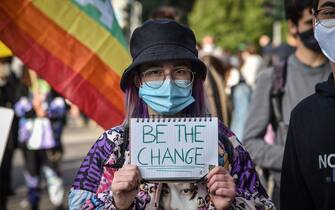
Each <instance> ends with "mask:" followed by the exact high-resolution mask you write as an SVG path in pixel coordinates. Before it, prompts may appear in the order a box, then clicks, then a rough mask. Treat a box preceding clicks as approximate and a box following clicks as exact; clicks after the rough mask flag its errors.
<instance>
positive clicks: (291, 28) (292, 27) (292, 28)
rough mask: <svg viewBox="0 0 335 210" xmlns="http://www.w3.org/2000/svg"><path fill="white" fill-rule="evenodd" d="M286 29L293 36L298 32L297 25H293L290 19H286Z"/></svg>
mask: <svg viewBox="0 0 335 210" xmlns="http://www.w3.org/2000/svg"><path fill="white" fill-rule="evenodd" d="M287 26H288V31H289V33H290V34H292V35H293V36H296V35H297V34H298V26H297V25H295V24H294V23H293V22H292V20H288V21H287Z"/></svg>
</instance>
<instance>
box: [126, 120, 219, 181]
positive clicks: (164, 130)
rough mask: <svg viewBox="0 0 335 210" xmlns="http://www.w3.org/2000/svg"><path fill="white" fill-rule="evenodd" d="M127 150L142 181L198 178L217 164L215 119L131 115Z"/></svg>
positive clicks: (216, 127) (216, 128) (216, 125)
mask: <svg viewBox="0 0 335 210" xmlns="http://www.w3.org/2000/svg"><path fill="white" fill-rule="evenodd" d="M130 150H131V163H132V164H134V165H137V166H138V167H139V170H140V172H141V176H142V178H143V179H145V180H149V181H150V180H155V181H173V180H176V181H182V180H199V179H201V178H202V177H204V176H206V174H207V173H208V171H209V170H210V169H211V168H213V167H214V166H217V165H218V120H217V118H199V117H198V118H147V119H142V118H140V119H134V118H133V119H131V120H130Z"/></svg>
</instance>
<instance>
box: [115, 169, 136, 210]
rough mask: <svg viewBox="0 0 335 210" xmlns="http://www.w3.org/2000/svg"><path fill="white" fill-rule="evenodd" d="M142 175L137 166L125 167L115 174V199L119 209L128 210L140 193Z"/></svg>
mask: <svg viewBox="0 0 335 210" xmlns="http://www.w3.org/2000/svg"><path fill="white" fill-rule="evenodd" d="M140 180H141V174H140V172H139V170H138V168H137V166H135V165H124V166H123V167H122V168H120V169H119V170H118V171H116V172H115V173H114V179H113V183H112V192H113V199H114V202H115V205H116V206H117V209H128V208H129V207H130V205H131V204H132V202H133V201H134V199H135V196H136V195H137V193H138V191H139V186H140Z"/></svg>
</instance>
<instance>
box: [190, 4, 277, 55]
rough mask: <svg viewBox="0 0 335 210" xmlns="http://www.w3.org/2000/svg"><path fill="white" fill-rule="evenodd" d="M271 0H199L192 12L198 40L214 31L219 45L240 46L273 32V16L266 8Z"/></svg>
mask: <svg viewBox="0 0 335 210" xmlns="http://www.w3.org/2000/svg"><path fill="white" fill-rule="evenodd" d="M267 1H268V0H207V1H204V0H196V1H195V4H194V6H193V10H192V12H191V13H190V14H189V16H188V18H189V19H188V20H189V23H190V26H191V27H192V29H193V30H194V32H195V33H196V36H197V38H198V40H200V39H202V38H203V37H204V36H205V35H208V34H210V35H213V36H214V37H215V39H216V41H217V43H218V45H220V46H223V47H226V48H228V49H232V50H236V49H238V48H239V46H240V45H241V44H243V43H256V42H257V40H258V38H259V37H260V36H261V35H262V34H267V35H271V31H272V23H273V19H274V18H273V16H271V15H270V14H266V10H265V9H264V8H263V6H264V4H265V3H266V2H267Z"/></svg>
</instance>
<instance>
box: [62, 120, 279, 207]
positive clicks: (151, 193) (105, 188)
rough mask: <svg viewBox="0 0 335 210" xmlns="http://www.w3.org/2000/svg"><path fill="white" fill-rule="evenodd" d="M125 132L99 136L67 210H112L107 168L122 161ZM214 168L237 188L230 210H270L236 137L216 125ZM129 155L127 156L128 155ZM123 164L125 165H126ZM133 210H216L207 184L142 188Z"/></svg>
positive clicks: (112, 131)
mask: <svg viewBox="0 0 335 210" xmlns="http://www.w3.org/2000/svg"><path fill="white" fill-rule="evenodd" d="M123 138H124V127H122V126H119V127H115V128H112V129H110V130H107V131H106V132H104V133H103V134H102V135H101V136H100V138H99V139H98V140H97V142H96V143H95V144H94V145H93V146H92V148H91V149H90V151H89V153H88V154H87V156H86V158H85V159H84V161H83V163H82V165H81V167H80V169H79V171H78V173H77V175H76V177H75V181H74V184H73V186H72V188H71V191H70V194H69V208H70V209H76V210H77V209H78V210H79V209H85V210H88V209H101V210H102V209H116V207H115V206H114V202H113V194H112V191H111V184H112V180H113V175H114V172H115V171H116V170H117V169H116V168H113V167H112V166H113V165H115V163H116V162H117V161H118V160H119V157H120V156H121V148H122V146H123V144H124V141H123ZM218 144H219V165H221V166H223V167H225V168H226V169H228V170H229V171H230V174H231V176H232V177H233V178H234V179H235V183H236V192H237V193H236V197H235V199H234V201H233V203H232V206H231V209H241V210H242V209H243V210H244V209H257V210H266V209H271V210H273V209H275V207H274V205H273V203H272V201H271V200H270V199H269V198H268V196H267V194H266V192H265V190H264V188H263V186H262V185H261V183H260V181H259V178H258V176H257V173H256V171H255V168H254V164H253V163H252V161H251V159H250V156H249V154H248V152H246V151H245V150H244V149H243V147H242V146H241V144H240V143H239V141H238V140H237V139H236V137H235V135H234V134H233V133H232V132H230V131H229V130H228V129H227V128H225V127H224V126H223V125H222V124H220V125H219V141H218ZM128 152H129V150H128V149H127V150H126V153H128ZM126 161H127V160H126ZM132 209H139V210H142V209H202V210H204V209H215V206H214V204H213V203H212V202H211V200H210V196H209V194H208V189H207V188H206V183H164V184H162V183H160V184H153V183H142V184H141V186H140V191H139V193H138V194H137V196H136V198H135V200H134V202H133V205H132Z"/></svg>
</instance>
